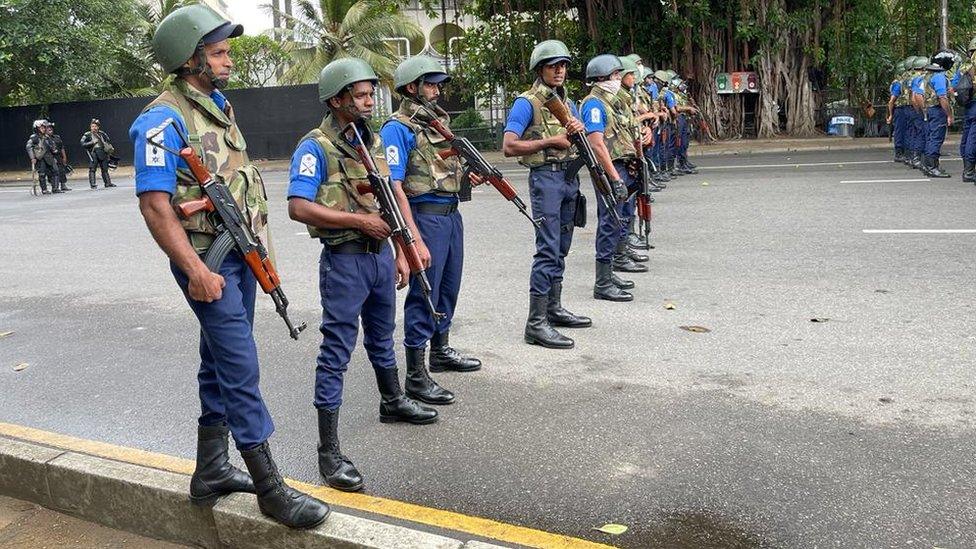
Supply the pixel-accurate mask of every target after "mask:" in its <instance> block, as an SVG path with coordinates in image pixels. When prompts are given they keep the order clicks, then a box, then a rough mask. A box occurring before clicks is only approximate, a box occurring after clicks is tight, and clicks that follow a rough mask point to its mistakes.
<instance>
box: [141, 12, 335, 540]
mask: <svg viewBox="0 0 976 549" xmlns="http://www.w3.org/2000/svg"><path fill="white" fill-rule="evenodd" d="M242 32H243V28H242V27H241V26H240V25H235V24H233V23H231V22H229V21H226V20H224V19H223V18H222V17H221V16H219V15H218V14H217V13H216V12H214V11H213V10H211V9H210V8H208V7H205V6H203V5H191V6H188V7H183V8H180V9H177V10H175V11H174V12H172V13H171V14H170V15H168V16H167V17H166V18H165V19H163V21H162V22H161V23H160V24H159V28H158V29H157V30H156V34H155V36H154V37H153V52H154V53H155V56H156V60H157V61H158V62H159V64H160V65H161V66H162V68H163V69H164V70H165V71H167V72H169V73H172V75H173V76H172V77H171V78H170V79H168V80H167V82H166V84H165V86H164V91H163V93H161V94H160V95H159V97H157V98H156V99H154V100H153V101H152V102H151V103H150V104H149V105H148V106H147V107H146V108H145V110H144V111H143V112H142V114H141V115H139V117H138V118H137V119H136V120H135V122H133V124H132V127H131V128H130V130H129V136H130V137H131V139H132V142H133V144H134V147H135V148H134V150H135V158H134V166H135V180H136V194H137V195H138V197H139V209H140V210H141V212H142V215H143V217H144V218H145V220H146V225H147V226H148V227H149V231H150V232H151V233H152V235H153V237H154V238H155V239H156V242H157V243H158V244H159V247H160V248H162V250H163V251H164V252H165V253H166V255H167V256H169V259H170V265H171V270H172V272H173V275H174V277H175V278H176V281H177V284H179V286H180V289H181V290H182V291H183V294H184V296H185V297H186V300H187V303H188V304H189V305H190V308H191V309H192V310H193V312H194V314H195V315H196V317H197V319H198V321H199V323H200V342H199V348H200V369H199V373H198V375H197V380H198V383H199V395H200V404H201V409H202V414H201V415H200V418H199V421H198V427H197V462H196V470H195V471H194V473H193V477H192V478H191V481H190V499H191V501H192V502H194V503H196V504H198V505H213V503H214V502H215V501H216V499H217V498H218V497H220V496H222V495H224V494H228V493H231V492H254V493H256V494H257V500H258V507H259V508H260V509H261V511H262V512H263V513H264V514H266V515H269V516H271V517H272V518H274V519H275V520H277V521H279V522H281V523H283V524H285V525H287V526H290V527H295V528H309V527H312V526H315V525H317V524H319V523H321V522H322V521H324V520H325V518H326V516H327V515H328V514H329V507H328V506H327V505H326V504H325V503H323V502H321V501H319V500H317V499H315V498H313V497H311V496H308V495H307V494H303V493H302V492H299V491H297V490H294V489H292V488H290V487H289V486H288V485H286V484H285V483H284V481H283V480H282V477H281V474H280V473H279V472H278V468H277V466H276V465H275V462H274V460H273V459H272V456H271V451H270V449H269V447H268V438H269V437H270V436H271V433H272V432H273V431H274V425H273V424H272V422H271V415H270V414H269V413H268V409H267V407H266V406H265V404H264V401H263V399H262V398H261V391H260V390H259V388H258V377H259V367H258V357H257V349H256V346H255V343H254V335H253V333H252V326H253V319H254V301H255V289H256V285H257V281H256V279H255V277H254V275H253V274H252V272H251V270H250V268H249V267H248V266H247V265H246V264H245V263H244V260H243V258H242V257H241V256H240V255H239V254H235V253H232V254H230V255H228V256H227V258H226V259H225V260H224V262H223V263H222V264H221V266H220V268H219V273H217V272H211V271H210V270H209V269H208V268H207V266H206V265H205V264H204V262H203V261H202V259H201V256H202V254H205V253H206V252H207V250H208V249H209V247H210V245H211V244H212V243H213V241H214V235H215V233H216V229H215V227H214V226H213V224H212V223H211V221H210V219H209V218H208V217H207V216H206V213H205V212H201V213H199V214H196V215H193V216H191V217H189V218H186V219H180V218H179V217H177V215H176V212H175V207H176V206H178V205H180V204H181V203H183V202H186V201H190V200H195V199H199V198H200V196H201V190H200V187H199V185H198V184H197V182H196V180H195V179H194V178H193V176H192V174H191V173H190V172H189V171H188V166H187V164H186V163H185V162H184V161H183V160H182V159H181V158H180V157H179V156H177V155H176V154H173V153H171V152H168V151H167V150H166V149H163V148H161V147H159V146H157V144H161V145H164V146H165V147H166V148H168V149H173V150H176V149H180V148H182V147H183V146H185V145H184V142H183V139H182V137H181V136H186V137H187V141H188V143H187V144H188V145H189V146H191V147H193V149H194V150H195V152H196V153H197V155H199V156H200V157H201V158H202V159H203V161H204V164H205V165H206V167H207V168H208V169H209V170H210V172H211V173H212V174H214V175H215V176H216V177H217V178H220V179H222V180H223V182H224V183H225V184H227V186H228V188H229V190H230V192H231V194H232V195H233V197H234V199H235V200H236V201H237V203H238V206H240V208H241V209H242V210H243V211H244V213H245V215H246V216H247V220H248V222H249V223H250V225H251V229H252V230H253V231H254V233H255V234H260V235H263V236H264V237H266V236H267V234H266V231H265V228H266V225H267V212H268V209H267V202H266V199H265V190H264V185H263V183H262V181H261V175H260V174H259V173H258V171H257V169H256V168H255V167H254V166H253V165H252V164H251V163H250V161H249V159H248V156H247V145H246V142H245V141H244V137H243V136H242V135H241V131H240V129H239V128H238V127H237V123H236V121H235V115H234V109H233V108H232V107H231V105H230V103H229V102H228V101H227V99H226V98H225V97H224V96H223V94H221V93H220V88H223V87H224V86H226V85H227V80H228V78H229V77H230V72H231V69H232V68H233V62H232V61H231V59H230V57H229V55H228V53H229V51H230V44H229V42H228V39H229V38H232V37H235V36H239V35H240V34H241V33H242ZM188 336H189V334H188ZM228 430H229V431H230V434H232V435H233V437H234V441H235V443H236V445H237V449H238V450H239V451H240V452H241V455H242V456H243V458H244V463H245V464H246V465H247V469H248V471H249V472H250V475H248V474H247V473H244V472H243V471H240V470H238V469H236V468H235V467H233V466H232V465H231V464H230V463H229V461H228V442H227V435H228Z"/></svg>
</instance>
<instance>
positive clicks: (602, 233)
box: [596, 161, 634, 263]
mask: <svg viewBox="0 0 976 549" xmlns="http://www.w3.org/2000/svg"><path fill="white" fill-rule="evenodd" d="M613 165H614V167H616V168H617V173H619V174H620V178H621V179H623V181H624V185H626V186H628V187H629V186H631V185H633V184H634V181H633V178H632V177H631V176H630V174H629V173H628V172H627V167H626V164H625V163H624V162H621V161H615V162H614V163H613ZM616 209H617V213H618V214H619V215H620V217H621V219H622V220H623V222H624V223H623V230H621V228H620V227H618V226H617V224H616V223H615V222H614V220H613V218H612V217H610V213H609V212H608V211H607V209H606V208H605V207H604V206H603V201H602V200H597V201H596V213H597V218H598V220H599V224H598V225H597V227H596V260H597V261H599V262H600V263H610V262H611V261H612V260H613V252H614V251H616V249H617V243H618V242H620V239H621V237H623V236H624V235H625V234H626V232H627V230H626V229H627V218H626V215H627V214H626V210H625V208H624V204H617V205H616ZM632 214H633V212H631V215H632Z"/></svg>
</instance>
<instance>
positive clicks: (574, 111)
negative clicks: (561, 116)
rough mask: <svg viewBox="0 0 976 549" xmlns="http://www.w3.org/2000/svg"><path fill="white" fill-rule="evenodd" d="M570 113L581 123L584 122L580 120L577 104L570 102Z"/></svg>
mask: <svg viewBox="0 0 976 549" xmlns="http://www.w3.org/2000/svg"><path fill="white" fill-rule="evenodd" d="M569 112H570V114H572V115H573V116H574V117H575V118H576V119H577V120H579V121H580V122H582V121H583V119H582V118H580V113H579V109H577V108H576V103H574V102H573V101H570V102H569Z"/></svg>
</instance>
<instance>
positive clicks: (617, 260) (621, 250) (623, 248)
mask: <svg viewBox="0 0 976 549" xmlns="http://www.w3.org/2000/svg"><path fill="white" fill-rule="evenodd" d="M612 265H613V270H614V271H618V272H621V273H646V272H647V271H648V268H647V265H641V264H639V263H634V262H633V260H631V259H630V257H629V256H628V255H627V244H626V243H624V242H623V241H621V242H618V243H617V250H616V251H615V252H614V253H613V263H612Z"/></svg>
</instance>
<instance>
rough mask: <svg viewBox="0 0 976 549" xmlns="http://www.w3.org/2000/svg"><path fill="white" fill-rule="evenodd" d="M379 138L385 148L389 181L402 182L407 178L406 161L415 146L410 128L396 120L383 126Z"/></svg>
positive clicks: (414, 139)
mask: <svg viewBox="0 0 976 549" xmlns="http://www.w3.org/2000/svg"><path fill="white" fill-rule="evenodd" d="M380 138H381V139H383V144H384V146H385V147H386V148H385V149H384V150H385V151H386V163H387V164H389V165H390V179H392V180H393V181H403V180H404V179H405V178H406V177H407V159H408V158H409V157H410V151H412V150H413V149H414V147H415V146H416V143H417V141H416V138H415V137H414V135H413V131H411V130H410V128H408V127H406V126H404V125H403V124H402V123H401V122H399V121H397V120H392V121H390V122H387V123H386V124H384V125H383V129H381V130H380Z"/></svg>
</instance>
